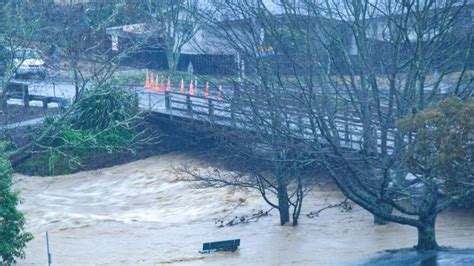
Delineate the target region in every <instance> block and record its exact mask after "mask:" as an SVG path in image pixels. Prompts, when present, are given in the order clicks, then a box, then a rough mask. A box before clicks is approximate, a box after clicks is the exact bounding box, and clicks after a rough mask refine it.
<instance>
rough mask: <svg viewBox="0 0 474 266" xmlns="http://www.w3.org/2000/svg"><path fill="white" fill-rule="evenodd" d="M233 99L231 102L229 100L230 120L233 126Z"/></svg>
mask: <svg viewBox="0 0 474 266" xmlns="http://www.w3.org/2000/svg"><path fill="white" fill-rule="evenodd" d="M234 105H235V103H234V99H232V102H230V121H231V123H232V125H233V126H235V107H234Z"/></svg>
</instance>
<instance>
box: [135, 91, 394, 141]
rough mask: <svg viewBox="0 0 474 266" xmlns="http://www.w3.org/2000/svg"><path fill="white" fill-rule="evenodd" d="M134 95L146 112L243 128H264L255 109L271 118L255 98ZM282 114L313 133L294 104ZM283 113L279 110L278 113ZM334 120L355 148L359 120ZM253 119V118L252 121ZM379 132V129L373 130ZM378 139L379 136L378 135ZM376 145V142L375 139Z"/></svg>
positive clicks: (293, 126) (343, 115)
mask: <svg viewBox="0 0 474 266" xmlns="http://www.w3.org/2000/svg"><path fill="white" fill-rule="evenodd" d="M135 93H138V94H141V96H138V97H139V98H140V99H141V101H140V106H141V107H142V108H144V109H145V110H148V111H150V112H156V113H161V114H166V115H169V116H170V118H171V119H172V118H173V117H181V118H188V119H193V120H200V121H206V122H210V123H215V124H219V125H224V126H233V127H242V128H245V127H247V129H253V130H255V129H258V128H260V130H264V129H263V126H262V127H260V126H258V125H257V124H258V123H259V122H255V120H253V119H255V117H254V116H255V111H256V112H258V113H259V115H260V117H259V119H260V122H263V121H264V120H265V121H266V122H267V123H273V122H272V121H271V119H272V118H271V117H272V114H275V112H272V109H271V106H268V105H264V104H262V102H261V101H260V102H259V104H260V105H259V106H258V108H257V110H255V109H254V107H255V106H251V104H250V103H249V102H248V101H245V100H242V99H238V98H237V97H226V98H225V99H217V98H215V97H205V96H201V95H189V94H180V93H176V92H164V93H157V92H150V91H140V92H136V91H135ZM284 109H285V110H284V115H285V116H286V117H285V119H283V120H282V121H281V122H282V123H285V124H286V129H287V130H295V132H297V134H298V135H299V137H302V138H308V137H310V136H314V134H313V133H314V130H315V128H314V126H312V122H311V119H314V118H311V117H308V115H307V113H305V112H299V111H298V105H296V103H295V106H286V107H284ZM282 115H283V114H282ZM332 119H334V121H335V124H336V131H337V133H338V135H339V138H338V141H340V142H341V143H343V144H344V146H346V147H350V148H355V149H357V147H359V146H360V145H362V143H363V141H362V122H361V121H360V119H358V118H357V117H356V116H354V115H352V112H350V111H345V112H340V113H337V114H334V116H333V117H332ZM252 120H253V121H252ZM393 132H394V129H393V128H391V129H390V133H389V136H388V142H389V143H392V144H391V145H388V146H389V147H388V149H389V150H392V149H393V142H394V137H393V136H394V134H393ZM376 134H377V136H380V134H381V132H380V130H377V132H376ZM378 142H380V137H378ZM378 146H379V148H380V143H378Z"/></svg>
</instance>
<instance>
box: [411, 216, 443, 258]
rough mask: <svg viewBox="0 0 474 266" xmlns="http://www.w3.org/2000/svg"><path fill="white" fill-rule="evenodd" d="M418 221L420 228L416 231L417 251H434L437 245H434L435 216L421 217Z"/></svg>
mask: <svg viewBox="0 0 474 266" xmlns="http://www.w3.org/2000/svg"><path fill="white" fill-rule="evenodd" d="M419 221H420V222H421V226H419V227H417V229H418V245H416V247H415V248H416V249H417V250H423V251H424V250H436V249H438V243H436V234H435V222H436V215H432V216H428V217H422V216H420V218H419Z"/></svg>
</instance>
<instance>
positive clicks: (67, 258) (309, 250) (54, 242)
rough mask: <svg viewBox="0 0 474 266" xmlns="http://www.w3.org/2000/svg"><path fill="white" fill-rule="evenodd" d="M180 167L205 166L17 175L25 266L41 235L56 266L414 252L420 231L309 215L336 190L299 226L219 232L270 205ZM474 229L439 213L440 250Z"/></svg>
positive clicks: (342, 259)
mask: <svg viewBox="0 0 474 266" xmlns="http://www.w3.org/2000/svg"><path fill="white" fill-rule="evenodd" d="M182 164H188V165H191V166H193V167H197V168H206V167H207V163H205V162H202V161H199V160H197V159H196V158H195V157H192V156H189V155H185V154H177V153H174V154H165V155H160V156H155V157H151V158H148V159H144V160H139V161H136V162H132V163H127V164H124V165H119V166H114V167H111V168H105V169H99V170H95V171H86V172H79V173H76V174H72V175H67V176H55V177H28V176H23V175H18V174H17V175H15V177H14V178H15V182H16V184H15V188H17V189H19V190H20V191H21V195H22V197H23V199H24V203H23V204H22V205H21V206H20V208H21V210H22V211H24V212H25V215H26V219H27V229H28V230H29V231H30V232H32V233H33V234H34V236H35V239H34V240H33V241H32V242H30V243H29V244H28V248H27V250H26V255H27V257H26V259H25V260H22V261H20V262H19V265H37V264H45V263H46V262H47V259H46V249H45V239H44V233H45V231H49V236H50V245H51V253H52V255H53V262H54V264H55V265H138V264H139V265H154V264H172V265H196V264H197V265H204V264H206V265H208V264H210V265H229V264H230V265H288V264H300V265H334V264H336V265H343V264H348V263H353V262H356V261H359V260H362V259H366V258H369V257H371V256H373V255H374V254H375V253H376V252H379V251H383V250H387V249H399V248H407V247H411V246H413V245H415V244H416V230H415V229H414V228H411V227H408V226H402V225H398V224H393V223H391V224H388V225H383V226H375V225H374V224H373V223H372V215H370V214H369V213H367V212H366V211H365V210H363V209H361V208H360V207H358V206H355V205H353V209H352V210H351V211H349V212H346V211H341V209H329V210H326V211H324V212H322V213H321V214H320V215H319V216H318V217H314V218H309V217H307V216H306V214H308V213H309V212H311V211H315V210H318V209H320V208H322V207H324V206H327V204H333V203H338V202H340V201H341V200H343V197H342V195H341V193H340V192H339V191H338V190H337V189H335V187H333V186H332V185H331V184H324V185H323V186H322V188H315V189H314V190H313V191H312V192H311V193H309V194H308V195H307V197H306V199H305V201H304V203H303V210H302V217H301V220H300V225H299V226H297V227H292V226H279V224H278V216H277V213H276V212H275V213H272V215H269V216H265V217H261V218H260V219H259V220H258V222H254V223H248V224H242V225H236V226H232V227H224V228H218V227H217V226H216V224H215V221H216V220H217V219H222V218H224V217H233V216H239V215H248V214H251V213H253V212H255V211H258V210H268V206H267V205H266V204H265V203H264V202H263V201H262V200H261V199H260V197H259V196H258V195H257V194H255V192H251V191H248V190H241V189H238V190H237V189H230V188H223V189H215V188H206V189H196V188H195V187H194V184H192V183H189V182H183V181H180V180H179V178H178V176H177V175H176V173H175V172H174V168H175V167H179V166H180V165H182ZM237 205H239V208H237V209H235V207H236V206H237ZM234 209H235V210H234ZM473 228H474V215H472V214H469V215H466V213H465V212H460V211H457V212H446V213H442V214H441V215H440V217H439V219H438V223H437V237H438V242H439V244H441V245H446V246H453V247H458V248H468V247H471V248H472V247H474V230H473ZM233 238H240V239H241V247H240V249H239V250H238V251H237V252H235V253H214V254H209V255H207V254H206V255H202V254H199V253H198V250H199V249H200V248H201V247H202V243H203V242H206V241H215V240H224V239H233Z"/></svg>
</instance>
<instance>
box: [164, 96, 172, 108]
mask: <svg viewBox="0 0 474 266" xmlns="http://www.w3.org/2000/svg"><path fill="white" fill-rule="evenodd" d="M165 108H166V110H171V94H170V92H169V91H166V92H165Z"/></svg>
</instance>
